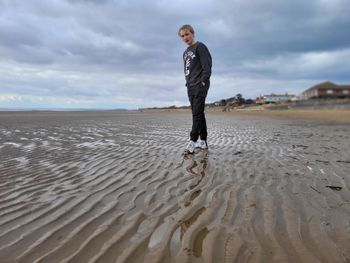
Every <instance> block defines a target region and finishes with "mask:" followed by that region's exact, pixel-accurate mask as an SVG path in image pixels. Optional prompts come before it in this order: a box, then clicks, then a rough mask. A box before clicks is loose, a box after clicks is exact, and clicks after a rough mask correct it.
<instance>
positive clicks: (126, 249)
mask: <svg viewBox="0 0 350 263" xmlns="http://www.w3.org/2000/svg"><path fill="white" fill-rule="evenodd" d="M284 112H287V111H284ZM281 114H282V115H281ZM283 114H287V115H285V116H284V115H283ZM288 114H290V115H288ZM313 114H314V115H315V116H316V115H317V116H321V117H315V116H313ZM332 114H333V115H332ZM347 114H348V112H344V115H342V116H343V117H339V118H338V119H337V118H334V116H340V115H339V114H337V113H336V114H334V112H333V113H327V114H326V113H325V112H318V113H317V114H316V113H315V112H314V113H310V114H309V115H307V113H305V114H304V115H303V116H301V115H300V112H299V115H298V114H294V113H291V111H289V113H288V112H287V113H280V114H278V112H275V113H254V112H251V113H236V112H235V113H210V114H207V125H208V133H209V136H208V144H209V150H199V149H197V150H196V152H195V154H193V155H188V156H184V155H183V150H184V147H185V146H186V143H187V140H188V137H189V131H190V127H191V122H192V120H191V115H190V113H189V112H161V111H158V112H157V111H154V112H153V111H145V112H131V111H125V112H113V111H96V112H88V111H87V112H49V111H47V112H35V111H33V112H0V211H1V213H0V259H1V260H0V261H1V262H101V263H102V262H103V263H106V262H133V263H134V262H152V263H153V262H170V263H171V262H194V263H196V262H208V263H209V262H305V263H306V262H307V263H309V262H332V263H333V262H350V245H349V244H350V173H349V171H350V123H349V119H348V118H347V116H349V115H347ZM292 115H293V116H292ZM306 115H307V116H306ZM327 116H328V117H327ZM332 116H333V117H332ZM344 116H345V117H344Z"/></svg>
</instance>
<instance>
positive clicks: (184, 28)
mask: <svg viewBox="0 0 350 263" xmlns="http://www.w3.org/2000/svg"><path fill="white" fill-rule="evenodd" d="M181 30H188V31H190V32H191V33H192V34H194V30H193V27H192V26H191V25H183V26H182V27H180V29H179V31H178V32H177V34H178V36H180V32H181Z"/></svg>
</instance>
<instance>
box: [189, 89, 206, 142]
mask: <svg viewBox="0 0 350 263" xmlns="http://www.w3.org/2000/svg"><path fill="white" fill-rule="evenodd" d="M189 100H190V103H191V109H192V130H191V133H190V137H191V140H192V141H194V142H195V141H197V140H198V137H199V136H200V137H201V139H202V140H207V123H206V120H205V115H204V107H205V97H199V96H190V97H189Z"/></svg>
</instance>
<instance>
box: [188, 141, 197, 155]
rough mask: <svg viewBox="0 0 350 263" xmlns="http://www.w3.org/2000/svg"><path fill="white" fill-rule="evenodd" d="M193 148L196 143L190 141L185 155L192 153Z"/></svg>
mask: <svg viewBox="0 0 350 263" xmlns="http://www.w3.org/2000/svg"><path fill="white" fill-rule="evenodd" d="M194 148H196V143H195V142H194V141H190V142H189V143H188V144H187V147H186V151H187V153H194Z"/></svg>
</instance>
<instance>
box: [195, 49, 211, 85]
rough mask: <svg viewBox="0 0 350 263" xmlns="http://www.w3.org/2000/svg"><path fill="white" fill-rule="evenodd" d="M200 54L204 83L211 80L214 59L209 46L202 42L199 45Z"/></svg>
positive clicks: (202, 80)
mask: <svg viewBox="0 0 350 263" xmlns="http://www.w3.org/2000/svg"><path fill="white" fill-rule="evenodd" d="M198 54H199V59H200V62H201V65H202V68H203V72H202V76H201V82H202V83H203V82H204V84H206V83H208V82H209V79H210V76H211V66H212V59H211V55H210V52H209V50H208V48H207V47H206V46H205V45H204V44H201V45H199V46H198Z"/></svg>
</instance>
